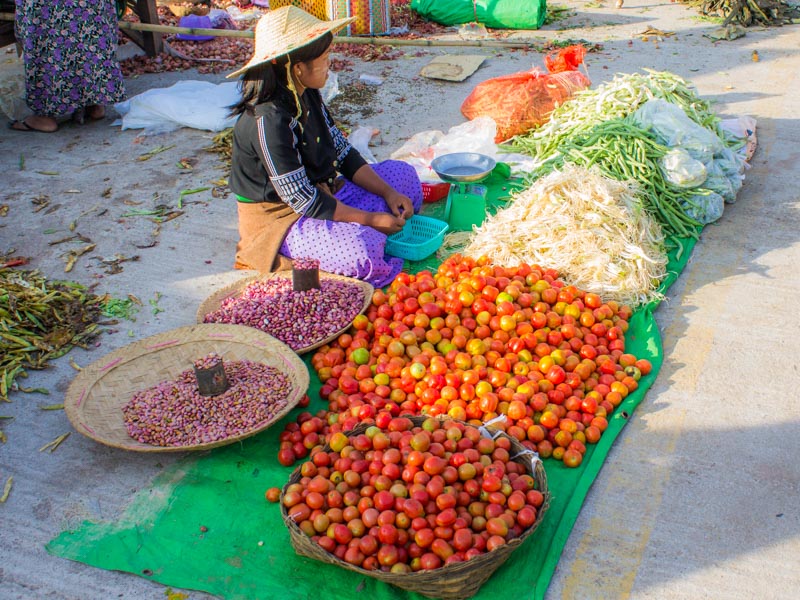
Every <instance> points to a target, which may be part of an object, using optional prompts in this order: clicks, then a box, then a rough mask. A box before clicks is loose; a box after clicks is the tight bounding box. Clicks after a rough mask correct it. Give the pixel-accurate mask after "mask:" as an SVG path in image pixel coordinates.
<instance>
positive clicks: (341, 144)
mask: <svg viewBox="0 0 800 600" xmlns="http://www.w3.org/2000/svg"><path fill="white" fill-rule="evenodd" d="M322 112H323V114H324V115H325V123H326V124H327V125H328V130H329V131H330V132H331V137H332V138H333V145H334V147H335V149H336V160H337V161H338V162H339V172H340V173H341V174H342V175H344V176H345V177H346V178H347V179H350V180H352V179H353V175H355V173H356V171H358V170H359V169H360V168H361V167H362V166H364V165H365V164H367V161H365V160H364V158H363V157H362V156H361V154H360V153H359V151H358V150H356V149H355V148H354V147H353V146H352V145H351V144H350V142H349V141H348V140H347V138H346V137H345V135H344V133H342V131H341V129H339V128H338V127H336V124H335V123H334V121H333V118H332V117H331V115H330V113H329V112H328V108H327V107H326V106H325V105H324V104H323V105H322Z"/></svg>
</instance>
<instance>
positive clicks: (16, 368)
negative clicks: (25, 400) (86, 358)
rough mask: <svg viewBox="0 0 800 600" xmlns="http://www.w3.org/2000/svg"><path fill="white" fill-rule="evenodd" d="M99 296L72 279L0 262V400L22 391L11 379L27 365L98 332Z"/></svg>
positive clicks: (37, 366)
mask: <svg viewBox="0 0 800 600" xmlns="http://www.w3.org/2000/svg"><path fill="white" fill-rule="evenodd" d="M100 300H101V299H100V298H98V297H97V296H95V295H94V294H91V293H90V292H88V291H87V289H86V288H85V287H83V286H81V285H79V284H77V283H73V282H67V281H48V280H47V279H45V278H44V277H42V276H41V275H40V274H39V273H37V272H36V271H18V270H15V269H7V268H3V267H0V402H8V394H9V392H10V391H11V390H13V389H19V390H20V391H26V389H25V388H22V387H20V386H19V385H18V384H17V382H16V381H15V380H16V379H17V378H18V377H25V376H26V375H27V373H26V371H27V370H28V369H44V368H45V367H46V366H47V364H48V361H50V360H52V359H55V358H58V357H59V356H63V355H64V354H66V353H67V352H69V350H70V349H71V348H72V347H74V346H81V347H86V346H87V344H88V342H89V341H90V340H92V339H93V338H94V337H95V336H96V335H97V334H98V333H99V331H98V326H97V320H98V319H99V317H100ZM27 391H41V390H40V389H33V390H27Z"/></svg>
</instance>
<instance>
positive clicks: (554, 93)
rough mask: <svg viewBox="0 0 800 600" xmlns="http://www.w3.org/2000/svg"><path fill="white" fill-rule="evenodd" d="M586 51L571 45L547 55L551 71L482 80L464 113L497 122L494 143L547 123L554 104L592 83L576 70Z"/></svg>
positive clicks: (536, 71)
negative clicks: (489, 118)
mask: <svg viewBox="0 0 800 600" xmlns="http://www.w3.org/2000/svg"><path fill="white" fill-rule="evenodd" d="M584 53H585V50H584V48H583V47H582V46H570V47H568V48H563V49H561V50H559V51H558V52H556V53H554V54H549V55H548V56H547V57H545V64H546V65H547V67H548V69H550V70H551V71H552V72H550V73H545V72H543V71H542V70H541V69H539V68H536V67H534V68H533V69H531V70H530V71H522V72H519V73H512V74H510V75H503V76H501V77H495V78H494V79H489V80H487V81H484V82H483V83H479V84H478V85H477V86H475V89H473V90H472V92H471V93H470V95H469V96H467V98H466V100H464V102H463V104H462V105H461V113H462V114H463V115H464V116H465V117H466V118H467V119H470V120H472V119H475V118H476V117H482V116H488V117H491V118H492V119H493V120H494V122H495V123H496V124H497V135H496V136H495V138H494V141H495V143H500V142H503V141H505V140H508V139H510V138H512V137H514V136H515V135H519V134H521V133H525V132H526V131H530V130H531V129H534V128H536V127H538V126H540V125H541V124H542V123H545V122H546V121H547V119H548V118H549V116H550V113H551V112H552V111H553V109H554V108H555V107H557V106H559V105H560V104H562V103H563V102H564V101H566V100H568V99H569V98H570V97H571V96H572V95H573V94H574V93H575V92H577V91H580V90H583V89H586V88H588V87H589V86H590V85H591V83H592V82H591V81H589V78H588V77H586V76H585V75H584V74H583V73H581V72H579V71H577V70H576V69H577V68H578V65H580V64H581V62H583V55H584ZM559 69H561V71H558V70H559Z"/></svg>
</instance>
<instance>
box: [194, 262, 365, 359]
mask: <svg viewBox="0 0 800 600" xmlns="http://www.w3.org/2000/svg"><path fill="white" fill-rule="evenodd" d="M278 277H279V278H285V279H289V280H291V278H292V272H291V271H277V272H276V273H266V274H261V275H255V276H250V277H245V278H244V279H240V280H239V281H237V282H235V283H232V284H230V285H228V286H225V287H224V288H221V289H219V290H217V291H216V292H214V293H213V294H211V295H210V296H209V297H208V298H206V299H205V300H203V302H202V303H201V304H200V307H199V308H198V309H197V322H198V323H203V322H204V320H205V317H206V315H207V314H209V313H212V312H214V311H215V310H217V309H219V307H220V306H221V305H222V302H223V301H224V300H227V299H228V298H231V297H232V296H238V295H239V294H241V293H242V292H243V291H244V289H245V288H246V287H247V286H248V285H249V284H251V283H253V282H254V281H267V280H269V279H273V278H278ZM319 279H320V281H325V280H336V281H344V282H347V283H350V284H352V285H354V286H356V287H358V288H360V289H361V291H362V292H363V294H364V301H363V302H362V304H361V308H360V309H359V311H358V313H355V314H353V317H355V316H357V315H360V314H362V313H363V312H364V311H366V310H367V308H368V307H369V305H370V303H371V302H372V293H373V292H374V291H375V288H373V287H372V285H370V284H369V283H367V282H366V281H361V280H360V279H353V278H352V277H343V276H342V275H334V274H333V273H326V272H325V271H320V272H319ZM349 328H350V323H348V324H347V325H346V326H345V327H342V328H341V329H339V330H338V331H336V332H335V333H332V334H331V335H329V336H328V337H326V338H324V339H321V340H317V341H316V342H314V343H313V344H309V345H308V346H303V347H302V348H298V349H296V350H295V352H297V354H305V353H306V352H310V351H311V350H315V349H317V348H319V347H321V346H324V345H325V344H327V343H328V342H332V341H333V340H335V339H336V338H338V337H339V336H340V335H341V334H342V333H344V332H345V331H347V330H348V329H349Z"/></svg>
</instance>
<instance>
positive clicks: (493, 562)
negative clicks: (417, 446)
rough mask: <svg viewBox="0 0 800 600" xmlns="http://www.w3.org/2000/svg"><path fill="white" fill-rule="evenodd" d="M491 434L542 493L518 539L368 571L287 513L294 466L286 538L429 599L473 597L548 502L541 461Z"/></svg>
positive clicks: (304, 551)
mask: <svg viewBox="0 0 800 600" xmlns="http://www.w3.org/2000/svg"><path fill="white" fill-rule="evenodd" d="M409 418H410V419H411V421H412V422H413V423H414V425H415V426H418V425H421V424H422V422H423V421H424V420H425V419H426V418H427V417H409ZM368 427H369V425H367V424H365V423H362V424H359V425H357V426H356V427H355V428H354V429H353V430H352V431H348V432H347V435H348V437H353V436H356V435H358V434H361V433H364V432H365V431H366V430H367V428H368ZM486 429H487V430H489V431H490V432H491V433H492V434H493V435H494V436H498V435H499V436H505V437H508V438H509V440H510V441H511V450H510V451H509V452H510V454H511V456H512V457H513V456H516V458H514V461H515V462H519V463H521V464H524V465H525V467H526V470H527V472H528V474H529V475H531V476H532V477H533V478H534V480H535V482H536V489H538V490H539V491H540V492H542V494H543V495H544V502H543V503H542V506H540V507H539V509H538V510H537V514H536V522H535V523H534V524H533V525H531V526H530V527H529V528H528V529H526V530H525V531H524V532H523V533H522V535H521V536H520V537H518V538H513V539H511V540H509V541H508V542H507V543H506V544H504V545H503V546H500V547H499V548H496V549H494V550H492V551H491V552H487V553H485V554H481V555H480V556H476V557H475V558H472V559H470V560H467V561H464V562H460V563H453V564H449V565H444V566H442V567H440V568H438V569H433V570H430V571H416V572H412V573H390V572H386V571H380V570H376V571H368V570H366V569H362V568H360V567H357V566H355V565H352V564H350V563H348V562H345V561H343V560H340V559H339V558H337V557H336V556H334V555H333V554H331V553H329V552H327V551H326V550H324V549H323V548H322V547H321V546H319V545H318V544H316V543H315V542H313V541H312V540H311V538H310V537H308V536H307V535H306V534H305V533H303V532H302V531H301V530H300V527H298V526H297V524H296V523H295V522H294V521H293V520H292V519H291V518H290V517H289V516H288V514H287V510H286V507H285V506H284V504H283V495H284V494H285V493H286V488H287V487H288V486H289V485H291V484H292V483H297V482H298V481H300V478H301V475H300V467H298V468H297V469H295V471H294V472H293V473H292V475H291V477H290V478H289V481H288V482H287V483H286V485H285V486H284V488H283V490H282V493H281V514H282V516H283V521H284V523H285V525H286V527H287V528H288V529H289V539H290V541H291V544H292V547H293V548H294V550H295V552H296V553H297V554H299V555H301V556H307V557H309V558H313V559H316V560H319V561H322V562H325V563H329V564H334V565H338V566H340V567H342V568H343V569H347V570H349V571H355V572H356V573H359V574H361V575H364V576H367V577H374V578H375V579H379V580H381V581H384V582H386V583H390V584H392V585H395V586H397V587H399V588H402V589H404V590H408V591H411V592H416V593H418V594H422V595H423V596H428V597H430V598H437V599H439V600H463V599H464V598H470V597H472V596H474V595H475V594H476V593H477V592H478V590H479V589H480V587H481V586H482V585H483V584H484V583H486V581H487V580H488V579H489V577H491V576H492V574H493V573H494V572H495V571H496V570H497V569H498V568H499V567H500V566H501V565H502V564H503V563H504V562H505V561H506V560H508V558H509V557H510V556H511V553H512V552H513V551H514V550H516V549H517V548H519V547H520V546H521V545H522V544H523V542H525V540H527V539H528V538H529V537H530V536H531V535H532V534H533V532H534V531H536V528H537V527H538V526H539V524H540V523H541V522H542V518H543V517H544V514H545V512H546V511H547V508H548V507H549V505H550V493H549V491H548V488H547V476H546V474H545V471H544V466H543V465H542V461H541V460H539V459H538V457H535V455H533V454H532V453H531V452H530V451H528V450H526V448H525V447H524V446H523V445H522V444H520V443H519V442H518V441H517V440H516V439H515V438H514V437H511V436H507V435H506V434H505V433H504V432H502V431H498V430H494V429H493V428H492V427H490V426H487V427H486ZM323 451H324V452H328V451H330V447H329V446H328V445H326V446H325V448H324V449H323Z"/></svg>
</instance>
